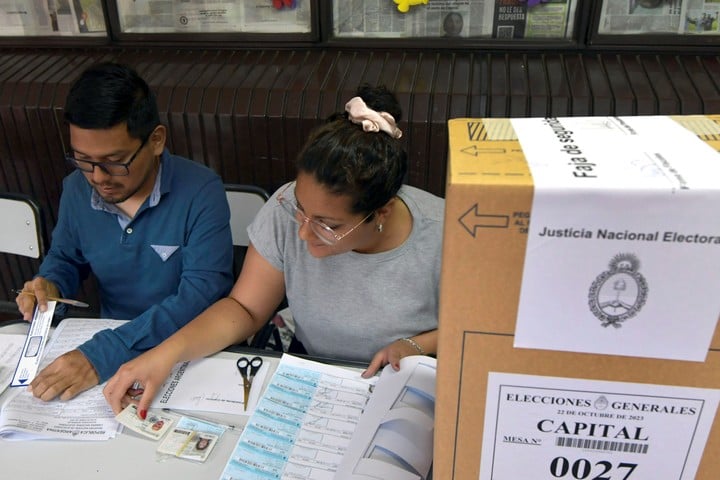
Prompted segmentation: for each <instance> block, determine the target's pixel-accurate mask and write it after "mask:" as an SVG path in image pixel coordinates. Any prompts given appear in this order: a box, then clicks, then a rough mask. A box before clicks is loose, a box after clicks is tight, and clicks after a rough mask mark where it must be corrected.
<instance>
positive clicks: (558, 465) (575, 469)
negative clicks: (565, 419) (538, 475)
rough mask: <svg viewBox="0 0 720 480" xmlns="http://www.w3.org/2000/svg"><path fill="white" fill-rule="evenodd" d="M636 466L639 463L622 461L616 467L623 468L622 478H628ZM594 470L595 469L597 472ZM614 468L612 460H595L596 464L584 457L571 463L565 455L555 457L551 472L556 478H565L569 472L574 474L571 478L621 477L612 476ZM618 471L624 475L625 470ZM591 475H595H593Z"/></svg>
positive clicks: (596, 479)
mask: <svg viewBox="0 0 720 480" xmlns="http://www.w3.org/2000/svg"><path fill="white" fill-rule="evenodd" d="M635 468H637V463H625V462H620V463H618V465H617V467H616V468H615V469H616V470H620V469H623V470H624V471H625V472H624V473H625V476H624V477H622V480H627V479H628V478H630V475H632V473H633V472H634V471H635ZM593 470H595V472H594V471H593ZM613 470H614V468H613V464H612V462H608V461H606V460H601V461H599V462H595V465H594V466H593V464H592V463H591V462H590V460H586V459H584V458H579V459H577V460H575V461H574V462H572V463H570V460H568V459H567V458H565V457H555V458H554V459H553V461H552V462H550V474H551V475H552V476H553V477H555V478H563V477H565V476H566V475H567V474H568V473H569V474H570V475H571V476H572V477H571V478H576V479H577V480H584V479H590V480H615V479H616V478H620V477H613V476H612V473H613ZM618 473H619V474H620V475H622V473H623V472H618ZM590 475H594V476H593V477H591V476H590Z"/></svg>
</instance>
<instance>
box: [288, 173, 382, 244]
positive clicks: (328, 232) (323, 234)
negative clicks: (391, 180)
mask: <svg viewBox="0 0 720 480" xmlns="http://www.w3.org/2000/svg"><path fill="white" fill-rule="evenodd" d="M291 185H295V182H292V183H289V184H288V185H287V186H286V187H285V188H284V189H283V190H282V191H281V192H280V193H279V194H278V196H277V201H278V203H279V204H280V206H281V207H283V210H285V211H286V212H287V213H288V215H290V217H291V218H292V219H293V221H294V222H295V223H297V224H298V225H303V224H305V223H307V224H308V225H310V229H311V230H312V231H313V233H314V234H315V235H317V237H318V238H319V239H320V240H322V241H323V243H325V244H327V245H335V244H336V243H338V242H339V241H340V240H342V239H343V238H345V237H347V236H348V235H350V234H351V233H352V232H353V230H355V229H356V228H358V227H359V226H360V225H362V224H363V223H365V221H366V220H367V219H368V218H370V216H371V215H372V214H373V213H374V212H370V213H369V214H367V216H366V217H365V218H363V219H362V220H360V222H359V223H358V224H357V225H355V226H354V227H352V228H351V229H350V230H348V231H347V232H345V233H342V234H337V233H335V230H333V229H332V228H330V227H328V226H327V225H325V224H324V223H323V222H321V221H319V220H315V219H312V218H310V217H308V216H307V215H305V212H303V211H302V210H300V209H299V208H298V206H297V204H296V203H295V202H294V201H290V200H288V199H287V198H285V197H284V196H283V195H284V193H285V191H286V190H287V189H288V188H290V186H291Z"/></svg>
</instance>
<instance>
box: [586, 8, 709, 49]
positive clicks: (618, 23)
mask: <svg viewBox="0 0 720 480" xmlns="http://www.w3.org/2000/svg"><path fill="white" fill-rule="evenodd" d="M594 16H595V22H594V23H595V25H594V27H593V29H592V36H591V42H592V43H595V44H598V45H603V44H621V45H627V44H631V45H635V46H637V45H648V46H657V45H659V44H660V45H662V44H666V45H707V44H714V45H716V46H717V45H718V41H719V40H720V38H718V35H720V23H719V20H720V0H603V1H602V2H598V3H597V4H596V10H595V15H594Z"/></svg>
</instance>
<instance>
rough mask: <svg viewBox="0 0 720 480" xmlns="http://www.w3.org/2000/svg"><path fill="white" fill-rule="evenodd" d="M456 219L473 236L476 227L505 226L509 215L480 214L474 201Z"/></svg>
mask: <svg viewBox="0 0 720 480" xmlns="http://www.w3.org/2000/svg"><path fill="white" fill-rule="evenodd" d="M466 217H467V218H466ZM458 221H459V222H460V225H462V226H463V228H464V229H465V230H467V231H468V233H469V234H470V235H472V236H473V237H474V236H475V231H476V230H477V229H478V228H507V227H508V225H509V224H510V217H509V216H508V215H488V214H481V213H480V212H479V211H478V204H477V203H476V204H475V205H473V206H472V207H470V209H469V210H468V211H467V212H465V213H463V214H462V215H460V218H459V219H458Z"/></svg>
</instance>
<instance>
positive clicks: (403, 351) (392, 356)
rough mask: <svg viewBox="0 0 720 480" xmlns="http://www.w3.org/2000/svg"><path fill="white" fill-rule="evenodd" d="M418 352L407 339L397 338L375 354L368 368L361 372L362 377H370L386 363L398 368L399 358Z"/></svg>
mask: <svg viewBox="0 0 720 480" xmlns="http://www.w3.org/2000/svg"><path fill="white" fill-rule="evenodd" d="M419 353H420V352H419V351H418V350H417V349H416V348H415V347H414V346H413V344H412V343H411V342H408V341H407V340H403V339H398V340H395V341H394V342H393V343H391V344H390V345H388V346H387V347H385V348H383V349H382V350H380V351H379V352H377V353H376V354H375V356H374V357H373V358H372V360H371V361H370V364H369V365H368V368H367V369H366V370H365V371H364V372H363V373H362V377H363V378H370V377H372V376H373V375H375V374H376V373H377V371H378V370H380V368H382V367H384V366H385V365H387V364H388V363H389V364H390V365H392V368H393V369H395V370H400V359H402V358H403V357H409V356H410V355H418V354H419Z"/></svg>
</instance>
